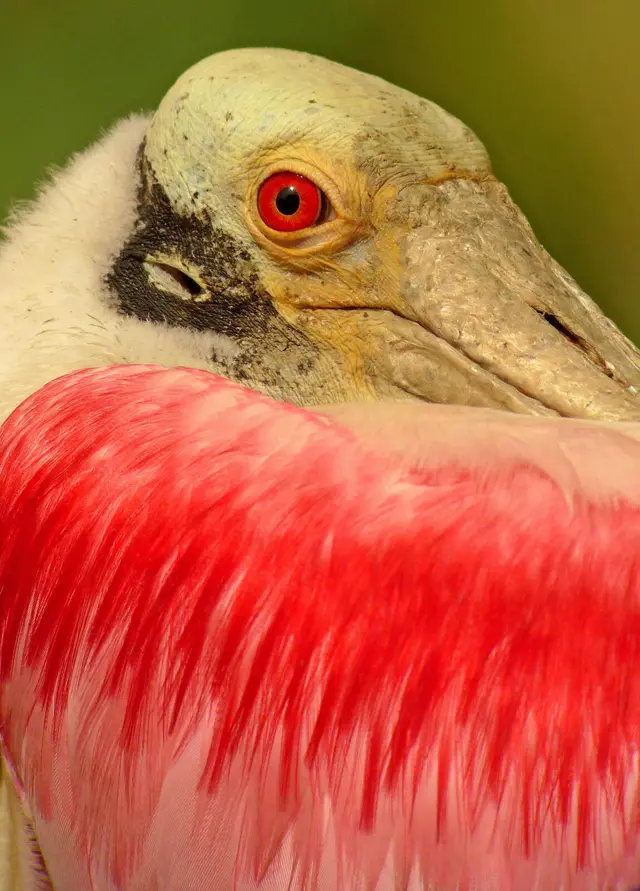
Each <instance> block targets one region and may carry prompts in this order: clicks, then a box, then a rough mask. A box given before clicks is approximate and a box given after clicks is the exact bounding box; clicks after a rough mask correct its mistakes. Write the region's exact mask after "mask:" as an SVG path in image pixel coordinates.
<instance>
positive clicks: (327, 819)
mask: <svg viewBox="0 0 640 891" xmlns="http://www.w3.org/2000/svg"><path fill="white" fill-rule="evenodd" d="M363 412H364V414H363ZM338 414H340V412H338ZM372 418H373V419H374V420H373V421H372V420H371V419H372ZM461 418H462V420H463V423H464V424H466V425H467V430H468V437H467V439H468V442H470V443H473V442H474V441H476V442H477V443H478V447H477V448H476V449H475V450H474V448H473V447H471V448H467V446H466V445H465V446H463V445H460V446H459V447H458V446H456V447H455V448H454V447H453V446H452V445H451V444H450V443H448V442H447V430H448V429H449V430H451V429H453V428H455V425H456V424H458V425H459V424H460V423H461V420H460V419H461ZM400 420H402V421H403V423H400ZM403 425H404V426H403ZM447 425H448V426H447ZM638 436H639V434H638V430H637V429H636V428H635V427H631V426H629V427H625V426H624V425H618V426H612V427H611V428H610V429H607V428H605V427H603V426H600V425H597V424H586V423H582V424H581V423H579V422H575V423H574V422H570V421H564V422H563V421H548V420H541V421H532V420H526V419H519V418H516V417H510V416H502V415H498V414H494V413H491V412H483V411H477V412H476V411H474V410H466V413H465V414H463V415H461V414H460V413H459V410H458V411H457V412H456V410H446V409H441V408H438V407H430V406H424V407H411V408H409V407H406V408H404V409H403V408H398V407H396V408H394V409H389V410H388V413H387V410H386V409H380V408H378V409H374V408H371V409H370V410H369V409H362V408H354V409H353V410H350V409H342V410H341V418H340V419H339V420H338V419H336V418H328V417H326V416H325V415H322V414H314V413H312V412H309V411H304V410H301V409H297V408H294V407H291V406H286V405H282V404H278V403H275V402H273V401H271V400H269V399H267V398H265V397H262V396H259V395H257V394H255V393H253V392H251V391H248V390H245V389H243V388H241V387H239V386H237V385H235V384H233V383H230V382H228V381H225V380H222V379H220V378H217V377H215V376H214V375H211V374H209V373H207V372H203V371H195V370H189V369H174V370H166V369H159V368H153V367H133V366H127V367H120V368H110V369H107V370H90V371H84V372H79V373H75V374H72V375H69V376H67V377H65V378H61V379H59V380H57V381H54V382H53V383H51V384H49V385H47V386H46V387H45V388H44V389H43V390H41V391H40V392H39V393H37V394H36V395H35V396H33V397H31V398H30V399H28V400H27V401H26V402H25V403H24V404H23V405H22V406H21V407H20V408H19V409H18V410H17V411H16V412H14V414H13V415H12V416H11V418H10V419H9V420H8V421H7V422H6V424H5V425H4V427H3V429H2V433H1V435H0V479H2V511H1V514H0V680H1V682H2V701H1V708H2V722H3V736H4V746H5V750H6V753H7V756H8V759H9V761H10V763H11V765H12V770H13V772H14V774H15V778H16V783H17V784H18V786H19V788H20V789H21V794H22V797H23V800H24V803H25V806H26V807H27V809H28V810H29V812H30V814H31V815H32V817H33V820H34V825H35V830H36V834H37V836H38V839H39V842H40V844H41V847H42V851H43V854H44V858H45V861H46V863H47V867H48V869H49V872H50V874H51V877H52V880H53V884H54V885H55V887H56V889H57V891H85V889H87V891H88V889H100V891H103V889H104V891H106V889H114V888H117V889H127V891H152V889H153V891H169V889H173V891H175V889H176V888H180V889H181V891H192V889H193V891H195V889H201V891H202V889H205V891H208V889H211V891H213V889H215V891H218V889H227V888H238V889H246V891H248V889H255V888H258V887H259V888H260V889H265V891H284V889H289V888H291V889H292V891H299V889H303V888H304V889H309V891H313V889H317V891H330V889H331V891H333V889H339V891H343V889H348V891H352V889H363V891H364V889H367V891H368V889H371V891H374V889H376V891H388V889H389V891H390V889H394V891H395V889H399V891H402V889H404V888H411V889H413V888H419V887H424V886H426V885H435V886H437V887H438V888H439V889H444V891H446V889H453V888H457V887H469V888H478V889H489V888H491V889H496V891H516V889H517V891H527V889H529V888H530V889H533V888H538V887H539V888H559V887H561V886H562V887H564V888H575V889H603V888H617V887H620V888H628V887H629V886H631V885H633V884H635V883H638V882H639V881H640V848H639V845H638V832H639V829H640V827H639V826H638V797H639V795H640V785H639V782H638V745H639V744H640V497H639V496H640V493H639V491H638V490H639V485H638V482H637V481H636V480H637V479H640V443H639V442H638ZM403 437H404V439H403ZM407 437H408V438H407ZM386 438H388V440H389V441H388V443H387V442H386ZM430 442H432V443H433V449H432V453H431V451H430V447H429V444H430ZM532 442H535V448H533V449H529V452H528V451H527V449H528V448H529V446H528V445H527V444H528V443H532ZM416 444H417V445H418V446H419V448H416ZM483 449H484V452H483ZM484 454H486V455H490V454H493V455H499V456H500V460H499V461H498V460H489V458H486V459H485V458H484V457H481V458H478V456H479V455H480V456H482V455H484ZM603 455H604V456H605V459H606V460H605V462H604V464H603V463H602V456H603ZM607 461H612V462H614V463H615V465H616V468H617V471H616V470H613V469H612V470H611V474H610V475H611V478H612V479H613V482H611V484H608V482H607V475H608V471H607ZM585 467H588V468H590V469H591V470H592V471H593V472H590V473H589V482H588V483H584V484H583V482H582V476H583V475H584V470H585ZM620 468H627V470H628V471H629V475H628V477H625V475H624V474H621V472H620ZM634 469H635V470H636V471H637V473H636V476H635V478H634V477H633V476H632V475H631V474H632V472H633V470H634ZM598 475H599V476H598ZM627 483H628V484H627Z"/></svg>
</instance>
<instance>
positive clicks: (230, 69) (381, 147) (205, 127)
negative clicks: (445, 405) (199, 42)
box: [109, 49, 640, 419]
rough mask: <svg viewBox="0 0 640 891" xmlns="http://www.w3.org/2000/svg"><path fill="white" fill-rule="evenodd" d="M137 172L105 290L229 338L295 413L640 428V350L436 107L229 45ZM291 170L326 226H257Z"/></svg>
mask: <svg viewBox="0 0 640 891" xmlns="http://www.w3.org/2000/svg"><path fill="white" fill-rule="evenodd" d="M140 167H141V177H142V181H143V187H142V188H141V191H140V198H139V212H140V218H141V225H140V227H139V229H138V231H137V233H136V234H135V235H134V237H133V239H131V240H130V242H128V243H127V245H126V246H125V249H124V251H123V253H122V254H121V255H120V257H119V258H118V259H117V260H116V262H115V265H114V269H113V272H112V274H111V276H110V278H109V282H110V287H111V288H112V289H113V290H114V292H115V293H116V294H117V295H118V297H119V300H120V307H121V309H122V310H123V311H124V312H125V313H127V314H128V315H133V316H139V317H140V318H144V319H148V320H151V321H155V322H168V323H169V324H173V325H178V326H179V325H182V326H185V327H194V328H198V329H200V330H203V331H204V330H213V331H215V332H216V333H218V334H219V335H220V337H221V338H222V339H223V340H222V341H221V342H223V343H225V344H226V345H227V348H221V349H220V350H218V351H216V353H215V355H213V356H212V363H211V366H212V368H213V369H214V370H216V371H218V372H220V373H222V374H224V375H226V376H228V377H232V378H235V379H237V380H240V381H241V382H243V383H245V384H246V385H248V386H250V387H253V388H254V389H257V390H260V391H262V392H265V393H267V394H269V395H271V396H273V397H274V398H278V399H285V400H290V401H294V402H297V403H300V404H310V405H313V404H321V403H328V402H344V401H367V400H377V399H396V400H407V399H421V400H428V401H432V402H454V403H460V404H464V405H485V406H492V407H496V408H504V409H509V410H511V411H517V412H522V413H529V414H560V415H568V416H575V417H589V418H606V419H632V418H633V419H638V418H640V400H639V398H638V396H637V395H636V387H637V386H640V359H639V356H638V353H637V352H636V350H635V349H634V347H633V346H632V345H631V344H630V343H629V342H628V341H627V340H626V339H625V338H624V337H623V336H622V335H621V334H620V332H618V331H617V329H616V328H615V327H614V326H613V325H612V323H611V322H609V321H608V320H607V319H606V318H605V317H604V316H603V315H602V314H601V313H600V311H599V310H598V309H597V307H595V305H594V304H593V303H592V302H591V301H590V300H589V299H588V298H587V297H586V295H584V294H583V292H582V291H581V290H580V289H579V288H578V286H577V285H576V284H575V283H574V282H573V281H572V280H571V279H570V277H569V276H568V275H567V274H566V273H565V272H564V271H563V270H562V269H560V267H559V266H558V265H557V264H555V262H554V261H553V260H552V258H551V257H549V255H548V254H547V253H546V252H545V251H544V249H543V248H542V247H541V246H540V244H539V243H538V242H537V240H536V238H535V236H534V235H533V233H532V231H531V229H530V227H529V226H528V224H527V222H526V220H525V219H524V217H523V216H522V214H521V213H520V212H519V210H518V209H517V208H516V207H515V205H514V204H513V202H512V201H511V199H510V198H509V195H508V193H507V191H506V189H505V187H504V186H503V185H502V184H500V183H499V182H497V181H496V180H495V178H494V176H493V175H492V172H491V167H490V163H489V160H488V158H487V154H486V152H485V149H484V147H483V146H482V144H481V143H480V142H479V140H478V139H477V137H475V135H474V134H473V133H472V132H471V131H470V130H469V129H468V128H467V127H466V126H465V125H464V124H462V123H461V122H460V121H458V120H457V119H456V118H454V117H452V116H451V115H449V114H447V113H446V112H445V111H443V110H442V109H441V108H439V107H438V106H437V105H435V104H433V103H431V102H428V101H427V100H425V99H421V98H419V97H417V96H414V95H413V94H411V93H408V92H407V91H405V90H401V89H399V88H397V87H394V86H392V85H390V84H388V83H386V82H384V81H382V80H380V79H379V78H376V77H372V76H370V75H367V74H362V73H360V72H357V71H353V70H351V69H349V68H345V67H343V66H341V65H337V64H335V63H332V62H329V61H326V60H324V59H319V58H317V57H314V56H310V55H306V54H302V53H293V52H289V51H285V50H268V49H260V50H258V49H256V50H251V49H245V50H235V51H231V52H225V53H220V54H218V55H215V56H212V57H210V58H208V59H205V60H204V61H202V62H200V63H198V64H197V65H195V66H194V67H193V68H191V69H189V71H187V72H186V73H185V74H184V75H183V76H182V77H181V78H180V79H179V80H178V81H177V83H176V84H175V85H174V86H173V87H172V88H171V90H170V91H169V92H168V94H167V95H166V97H165V98H164V100H163V101H162V103H161V105H160V107H159V109H158V111H157V113H156V114H155V116H154V118H153V121H152V123H151V125H150V128H149V130H148V132H147V135H146V140H145V144H144V148H143V152H142V155H141V160H140ZM279 171H292V172H294V173H300V174H303V175H304V176H306V177H307V178H308V179H310V180H312V181H313V182H314V183H315V184H316V185H317V186H318V187H319V188H320V189H321V190H322V192H323V193H324V195H325V196H326V207H327V208H328V210H327V212H326V213H325V215H324V216H323V217H321V219H320V221H319V223H318V224H317V225H313V226H311V227H309V228H307V229H304V230H302V231H300V232H295V233H285V234H283V233H281V232H274V231H273V230H270V229H269V227H268V226H266V225H265V224H264V222H263V221H262V219H261V218H260V214H259V212H258V204H257V195H258V190H259V187H260V185H261V184H262V182H264V180H265V179H266V178H267V177H268V176H269V175H271V174H272V173H274V172H279Z"/></svg>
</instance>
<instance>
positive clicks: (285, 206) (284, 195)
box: [276, 186, 300, 217]
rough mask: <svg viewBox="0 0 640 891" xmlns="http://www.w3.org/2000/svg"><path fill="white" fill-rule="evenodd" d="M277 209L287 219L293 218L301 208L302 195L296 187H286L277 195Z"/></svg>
mask: <svg viewBox="0 0 640 891" xmlns="http://www.w3.org/2000/svg"><path fill="white" fill-rule="evenodd" d="M276 207H277V208H278V210H279V211H280V213H281V214H283V216H285V217H291V216H293V214H294V213H296V212H297V211H298V209H299V207H300V195H298V192H297V191H296V188H295V186H285V188H284V189H280V191H279V192H278V194H277V195H276Z"/></svg>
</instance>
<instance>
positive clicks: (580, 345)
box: [532, 307, 640, 891]
mask: <svg viewBox="0 0 640 891" xmlns="http://www.w3.org/2000/svg"><path fill="white" fill-rule="evenodd" d="M532 308H533V309H535V311H536V312H537V313H538V315H539V316H541V317H542V318H543V319H544V320H545V322H548V324H549V325H551V327H552V328H555V330H556V331H558V333H559V334H562V336H563V337H564V338H565V340H568V341H569V343H571V344H573V345H574V346H575V347H576V349H578V350H580V352H581V353H583V354H584V355H585V356H586V357H587V358H588V359H589V361H590V362H592V363H593V364H594V365H596V366H597V367H598V368H599V369H600V371H601V372H602V373H603V374H606V376H607V377H608V378H610V379H611V380H612V381H616V383H619V384H621V385H622V386H623V387H626V388H629V387H630V384H629V382H628V381H626V380H625V379H624V378H623V377H622V376H621V375H619V374H618V373H617V372H616V370H615V369H614V368H613V367H612V365H611V364H610V363H609V362H605V360H604V359H603V358H602V356H600V354H599V353H598V351H597V350H596V349H595V347H593V346H592V345H591V344H590V343H588V342H587V341H586V340H584V339H583V338H582V337H579V336H578V335H577V334H574V333H573V331H571V330H570V329H569V328H567V327H566V325H563V324H562V322H561V321H560V319H559V318H558V317H557V316H554V315H553V313H551V312H548V311H547V310H543V309H537V308H536V307H532ZM638 891H640V888H638Z"/></svg>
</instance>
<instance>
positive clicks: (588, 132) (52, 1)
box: [0, 0, 640, 343]
mask: <svg viewBox="0 0 640 891" xmlns="http://www.w3.org/2000/svg"><path fill="white" fill-rule="evenodd" d="M248 45H254V46H256V45H257V46H259V45H271V46H284V47H290V48H296V49H304V50H308V51H310V52H315V53H320V54H322V55H326V56H329V57H331V58H333V59H335V60H337V61H340V62H345V63H347V64H349V65H353V66H355V67H360V68H363V69H365V70H368V71H371V72H373V73H375V74H379V75H381V76H382V77H385V78H387V79H389V80H391V81H394V82H395V83H398V84H400V85H402V86H404V87H407V88H408V89H410V90H413V91H414V92H417V93H421V94H422V95H424V96H427V97H429V98H430V99H434V100H435V101H436V102H438V103H440V104H441V105H444V106H445V108H447V109H448V110H450V111H452V112H454V113H455V114H457V115H458V116H459V117H461V118H463V120H464V121H465V122H466V123H468V124H469V125H470V126H471V127H473V128H474V129H475V130H476V132H477V133H478V134H479V135H480V137H481V138H482V139H483V140H484V142H485V143H486V145H487V146H488V148H489V150H490V152H491V154H492V156H493V160H494V165H495V168H496V172H497V173H498V175H499V176H500V177H501V178H502V179H504V180H505V181H506V182H507V184H508V185H509V187H510V189H511V191H512V194H513V195H514V197H515V199H516V200H517V201H518V203H519V204H520V205H521V206H522V208H523V209H524V211H525V213H526V214H527V215H528V217H529V219H530V220H531V222H532V224H533V226H534V228H535V229H536V230H537V232H538V235H539V237H540V238H541V240H542V241H543V243H544V244H545V246H546V247H547V248H548V249H549V250H550V251H551V252H552V253H553V254H554V255H555V256H556V257H557V258H558V259H559V260H560V262H561V263H562V264H563V265H564V266H566V267H567V268H568V269H569V271H570V272H571V273H572V274H573V275H574V276H575V277H576V278H577V279H578V280H579V281H580V283H581V284H582V285H583V287H585V288H586V290H587V291H589V292H590V293H591V295H592V296H593V297H594V298H595V299H596V300H597V301H598V302H599V303H600V304H601V305H602V306H603V307H604V308H605V309H606V310H607V311H608V312H609V313H610V314H611V315H612V316H613V318H614V319H615V320H616V321H617V322H618V324H619V325H620V326H621V327H622V328H623V329H624V330H625V331H626V333H627V334H628V335H629V336H631V337H632V338H633V339H634V340H636V342H639V343H640V301H639V300H638V294H639V290H640V289H639V285H640V271H639V270H638V264H637V262H636V255H637V246H638V244H639V243H640V214H638V212H637V202H638V199H639V198H640V188H639V186H638V172H637V169H636V164H637V162H638V160H639V159H640V152H639V151H638V149H639V138H640V99H639V98H638V97H639V96H640V0H351V2H350V0H321V2H315V3H308V2H297V3H296V2H294V3H292V2H287V0H225V2H223V0H148V2H142V0H138V2H136V0H102V2H98V0H93V2H89V0H0V74H1V77H0V108H1V117H0V122H1V123H0V136H1V139H0V218H4V217H5V216H6V213H7V211H8V209H9V207H10V206H11V204H12V203H13V202H15V201H17V200H21V199H24V198H27V197H29V196H30V195H32V194H33V189H34V184H35V183H36V182H37V181H38V180H40V179H42V177H43V175H44V173H45V171H46V169H47V167H49V166H50V165H51V164H59V163H62V162H63V161H64V160H65V159H66V158H67V157H68V155H69V154H71V153H72V152H74V151H76V150H78V149H81V148H83V147H84V146H85V145H87V143H89V142H91V141H92V140H93V139H94V138H95V137H96V136H97V135H98V134H99V132H100V131H101V130H102V129H103V128H105V127H106V126H107V125H109V124H110V123H111V122H113V121H114V120H115V119H117V118H118V117H120V116H122V115H124V114H127V113H128V112H130V111H139V110H142V109H149V108H153V106H154V105H155V104H156V103H157V101H158V100H159V99H160V97H161V96H162V94H163V93H164V91H165V90H166V89H167V87H168V86H169V85H170V84H171V83H172V81H173V80H174V79H175V78H176V76H177V75H178V74H179V73H180V72H181V71H182V69H184V68H186V67H187V66H189V65H190V64H191V63H192V62H194V61H196V60H197V59H198V58H200V57H202V56H205V55H208V54H210V53H213V52H216V51H217V50H221V49H226V48H229V47H234V46H248Z"/></svg>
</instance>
